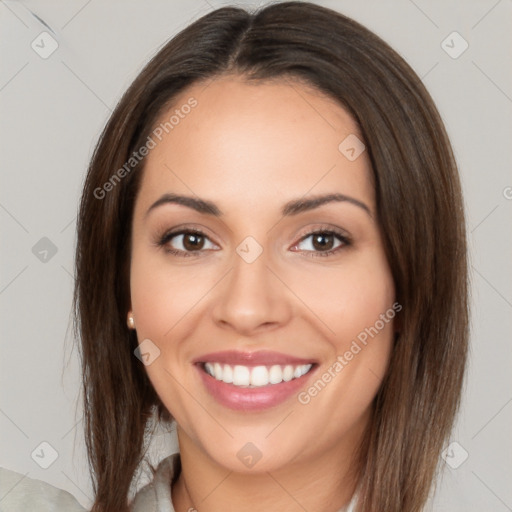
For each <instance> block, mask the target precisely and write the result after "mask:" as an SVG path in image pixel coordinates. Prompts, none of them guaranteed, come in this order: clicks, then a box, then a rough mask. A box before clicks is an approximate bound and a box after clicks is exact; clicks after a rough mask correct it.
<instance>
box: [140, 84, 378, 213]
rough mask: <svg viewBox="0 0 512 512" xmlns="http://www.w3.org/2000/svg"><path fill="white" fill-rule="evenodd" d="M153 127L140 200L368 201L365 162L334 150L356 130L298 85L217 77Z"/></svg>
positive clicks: (325, 100)
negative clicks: (330, 195)
mask: <svg viewBox="0 0 512 512" xmlns="http://www.w3.org/2000/svg"><path fill="white" fill-rule="evenodd" d="M184 105H195V106H193V107H192V108H189V107H186V108H185V107H183V106H184ZM171 116H174V117H173V119H172V123H169V121H170V120H171ZM165 123H167V125H166V124H165ZM165 126H167V129H163V128H165ZM158 127H160V131H161V132H162V133H161V140H158V139H157V138H155V137H153V138H154V140H155V142H156V146H155V147H154V148H153V149H152V150H151V152H150V153H149V155H148V157H147V161H146V166H145V170H144V177H143V181H142V187H141V191H140V196H142V200H143V201H145V200H146V199H147V201H149V200H150V199H153V198H155V196H157V195H160V194H162V193H164V192H168V191H181V192H185V193H187V194H190V193H191V192H192V193H193V194H196V195H199V196H200V197H208V198H215V197H220V196H222V197H223V198H231V199H233V200H235V199H238V200H239V201H240V203H241V204H245V205H248V204H258V203H259V204H261V202H262V201H264V202H265V201H266V202H267V203H268V202H269V201H270V200H272V199H276V200H277V199H279V200H281V199H283V198H284V197H288V196H289V197H292V196H293V197H296V196H302V195H304V194H306V193H307V192H308V191H309V190H311V192H312V193H324V192H331V191H332V190H333V189H335V190H337V191H341V192H343V193H347V194H352V195H355V196H359V197H360V198H361V199H366V200H367V201H369V202H371V201H372V198H371V196H372V189H373V187H372V180H371V174H372V173H371V168H370V165H369V161H368V158H367V155H366V154H365V152H363V154H362V155H361V156H360V157H359V158H357V159H356V160H354V161H350V160H349V159H347V158H346V156H345V155H344V154H343V153H342V152H341V151H340V149H339V146H340V143H342V141H344V140H345V139H346V138H347V137H348V136H352V137H353V136H357V137H358V138H359V139H362V136H361V135H360V131H359V127H358V125H357V123H356V122H355V120H354V119H353V118H352V117H351V115H350V114H349V113H348V112H347V111H346V110H345V109H344V108H343V107H341V106H340V105H339V104H338V103H337V102H336V101H334V100H333V99H331V98H329V97H327V96H325V95H323V94H322V93H321V92H319V91H317V90H315V89H313V88H311V87H306V86H304V85H303V84H299V83H298V82H291V81H285V80H280V81H272V82H258V83H248V82H247V81H245V80H244V79H242V78H240V77H224V78H221V79H216V80H213V81H211V82H209V83H208V82H207V83H201V84H194V85H192V86H191V87H189V88H187V89H186V90H185V91H182V92H181V93H180V95H179V96H178V97H176V98H175V101H174V102H173V105H172V107H170V108H169V109H168V110H167V111H166V112H164V113H163V114H162V115H161V116H160V118H159V120H158V121H157V123H156V128H158ZM149 196H150V197H149ZM280 202H282V201H280Z"/></svg>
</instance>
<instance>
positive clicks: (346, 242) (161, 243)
mask: <svg viewBox="0 0 512 512" xmlns="http://www.w3.org/2000/svg"><path fill="white" fill-rule="evenodd" d="M190 234H193V235H198V236H201V237H204V238H207V239H208V236H207V235H205V234H204V233H203V232H202V231H200V230H197V229H192V228H189V229H181V230H178V231H169V232H166V233H164V234H163V235H161V236H159V237H158V238H157V240H156V245H157V246H158V247H160V248H162V249H164V250H165V252H166V253H168V254H172V255H174V256H178V257H189V256H195V254H194V253H200V252H202V250H201V249H200V250H197V251H182V250H179V249H172V248H169V247H166V245H167V244H168V243H169V242H170V241H171V240H172V239H173V238H174V237H176V236H179V235H190ZM313 235H327V236H331V235H334V236H335V237H336V238H337V239H338V240H339V241H340V242H341V245H339V246H338V247H336V248H335V249H330V250H328V251H304V252H306V253H307V254H308V253H309V254H308V255H309V256H310V257H312V258H316V257H318V256H320V257H326V256H331V255H332V254H334V253H337V252H338V251H340V250H341V249H343V248H344V247H348V246H350V245H351V244H352V241H351V240H350V238H349V237H348V236H347V235H346V234H344V233H342V232H340V231H337V230H335V229H332V228H329V229H322V228H320V229H317V230H315V231H310V232H309V233H306V234H305V235H303V236H302V237H301V238H300V240H299V241H298V242H297V243H296V244H294V247H295V246H296V245H298V244H300V243H301V242H303V241H304V240H306V239H308V238H309V237H311V236H313Z"/></svg>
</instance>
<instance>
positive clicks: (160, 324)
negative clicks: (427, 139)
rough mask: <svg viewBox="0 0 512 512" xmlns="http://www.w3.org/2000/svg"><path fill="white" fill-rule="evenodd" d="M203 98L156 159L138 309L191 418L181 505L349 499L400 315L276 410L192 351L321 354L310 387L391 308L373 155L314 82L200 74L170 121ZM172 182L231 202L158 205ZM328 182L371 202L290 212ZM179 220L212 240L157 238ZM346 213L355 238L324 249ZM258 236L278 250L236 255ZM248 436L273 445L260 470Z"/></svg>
mask: <svg viewBox="0 0 512 512" xmlns="http://www.w3.org/2000/svg"><path fill="white" fill-rule="evenodd" d="M191 96H193V97H194V98H196V99H197V101H198V105H197V106H196V107H195V108H194V109H193V110H192V111H191V112H190V114H188V115H187V116H185V118H184V119H182V120H180V123H179V124H178V125H176V126H175V127H174V129H173V130H172V131H170V132H169V133H168V134H167V135H166V136H165V137H164V138H163V140H162V141H161V142H159V143H158V145H157V146H156V147H155V148H154V149H152V150H151V152H150V154H149V156H148V159H147V163H146V167H145V170H144V176H143V180H142V184H141V188H140V191H139V194H138V196H137V199H136V204H135V211H134V218H133V225H132V230H133V231H132V233H133V241H132V260H131V275H130V286H131V310H130V312H129V313H130V314H133V317H134V320H135V328H136V330H137V337H138V340H139V343H140V342H142V341H143V340H145V339H148V338H149V339H150V340H151V341H152V342H153V343H154V344H155V345H156V346H157V347H158V348H159V350H160V356H159V357H157V358H156V359H155V360H154V361H153V362H152V363H151V364H150V365H148V366H146V371H147V373H148V376H149V378H150V380H151V382H152V384H153V386H154V387H155V389H156V391H157V393H158V395H159V396H160V397H161V399H162V401H163V403H164V404H165V405H166V407H167V408H168V409H169V411H170V412H171V414H172V415H173V417H174V418H175V419H176V422H177V430H178V439H179V445H180V453H181V459H182V472H181V474H180V477H179V479H178V481H177V482H176V483H175V484H174V485H173V489H172V495H173V503H174V506H175V508H176V510H177V511H179V512H181V511H186V510H188V509H189V508H190V507H195V508H196V509H197V510H199V511H200V512H216V511H225V510H228V509H229V510H239V511H247V512H249V511H253V510H254V511H256V510H258V511H260V510H279V511H281V512H284V511H290V512H291V511H299V510H304V509H306V510H315V511H317V512H323V511H325V512H332V511H336V510H338V509H339V508H340V507H342V506H343V505H345V504H347V503H348V502H349V501H350V499H351V496H352V494H353V492H354V490H355V486H356V482H355V480H354V478H353V477H352V476H351V475H350V474H349V469H350V467H351V465H352V463H353V456H354V450H355V447H356V446H357V444H358V442H359V441H360V439H361V436H362V433H363V430H364V428H365V426H366V425H367V423H368V421H369V420H370V412H371V409H370V406H371V402H372V400H373V398H374V397H375V395H376V393H377V391H378V389H379V386H380V384H381V381H382V378H383V376H384V373H385V371H386V368H387V365H388V362H389V356H390V352H391V349H392V343H393V330H394V327H393V321H390V322H389V323H386V324H385V327H384V328H383V329H382V330H381V331H380V332H379V333H378V335H376V336H374V337H373V338H370V341H369V342H368V343H367V345H366V346H364V348H363V349H362V350H361V351H360V352H359V353H358V354H357V355H356V356H354V358H353V359H352V360H351V361H349V362H348V364H347V365H346V366H345V367H344V368H343V370H342V371H341V372H339V373H338V374H336V376H335V377H334V378H332V380H331V382H329V383H328V384H327V385H326V386H325V387H324V388H323V389H322V390H321V392H319V393H318V394H317V395H316V396H315V397H313V398H312V399H311V401H310V402H309V403H308V404H305V405H304V404H301V403H299V401H298V400H297V396H296V395H294V396H292V397H291V398H290V399H289V400H287V401H286V402H284V403H283V404H280V405H277V406H275V407H272V408H269V409H267V410H265V411H260V412H255V411H250V412H247V411H246V412H243V411H242V412H241V411H234V410H231V409H228V408H226V407H225V406H223V405H221V404H219V403H218V402H217V401H216V400H215V399H214V398H213V397H212V396H211V395H210V394H209V393H208V391H207V390H206V389H205V387H204V385H203V384H202V381H201V379H200V375H199V373H198V371H197V368H196V367H195V366H194V365H193V364H192V361H193V360H194V359H195V358H197V357H199V356H201V355H202V354H206V353H209V352H213V351H222V350H232V349H238V350H245V351H256V350H275V351H278V352H282V353H286V354H290V355H293V356H296V357H302V358H308V359H311V360H315V361H317V362H318V365H319V366H318V367H317V368H316V370H315V376H316V377H314V378H313V377H312V378H310V379H309V380H308V385H307V386H306V389H307V387H308V386H311V385H312V384H313V383H314V382H315V381H316V380H317V378H319V377H320V376H321V375H322V374H323V373H324V372H327V371H328V369H329V368H330V367H331V368H332V366H333V364H334V362H335V361H336V357H337V356H338V355H343V354H344V353H345V352H346V351H347V350H348V349H349V347H350V345H351V343H352V341H353V340H354V339H355V338H356V337H357V335H358V334H359V333H360V332H361V331H364V329H365V328H367V327H370V326H374V324H375V322H376V321H377V320H378V319H379V315H381V314H383V313H385V312H386V311H387V310H389V309H390V308H391V307H392V305H393V303H394V297H395V289H394V283H393V279H392V276H391V273H390V268H389V265H388V262H387V259H386V256H385V253H384V249H383V245H382V239H381V234H380V231H379V227H378V223H377V219H376V215H375V193H374V187H373V182H372V170H371V166H370V163H369V159H368V156H367V153H366V151H365V152H363V153H362V154H361V156H359V157H358V158H357V159H356V160H354V161H352V162H351V161H349V160H348V159H347V158H346V157H345V156H344V155H343V154H342V153H341V152H340V151H339V150H338V146H339V144H340V142H341V141H342V140H344V139H345V137H347V136H348V135H349V134H356V135H357V134H359V130H358V126H357V124H356V122H355V121H354V119H353V118H352V117H351V116H350V115H349V114H348V113H347V112H346V111H345V110H344V109H343V108H342V107H341V106H339V105H338V104H337V103H336V102H334V101H333V100H331V99H329V98H327V97H325V96H324V95H322V94H321V93H320V92H318V91H316V90H314V89H311V88H309V87H306V86H305V85H301V84H299V83H297V82H287V81H284V80H277V81H273V82H266V83H258V84H249V83H247V82H246V81H244V79H243V78H242V77H237V76H228V77H222V78H218V79H216V80H215V81H213V82H211V83H210V84H209V85H208V86H207V87H205V85H204V84H195V85H193V86H191V87H190V88H189V89H187V90H186V91H184V92H182V94H180V96H179V97H178V98H177V99H176V102H175V104H174V105H173V108H171V109H170V110H169V112H166V113H165V114H164V115H162V117H161V120H166V119H168V118H169V116H170V114H171V113H172V112H173V111H174V109H175V108H177V106H178V107H179V106H180V105H182V104H184V103H186V101H187V99H188V98H190V97H191ZM359 138H360V139H362V137H361V136H359ZM170 192H172V193H175V194H183V195H189V196H193V197H195V198H197V197H199V198H201V199H205V200H209V201H212V202H214V203H215V204H216V205H217V207H218V208H219V209H220V210H221V211H222V212H223V215H222V216H221V217H215V216H212V215H208V214H204V213H199V212H196V211H195V210H193V209H191V208H188V207H186V206H183V205H178V204H169V203H168V204H164V205H162V206H159V207H156V208H154V209H152V210H151V211H150V212H149V213H147V211H148V209H149V208H150V206H151V205H152V204H153V203H154V202H155V201H157V200H158V199H159V198H160V197H161V196H162V195H163V194H164V193H170ZM328 193H340V194H344V195H346V196H350V197H351V198H354V199H356V200H358V201H361V202H362V203H364V204H365V205H366V206H367V207H368V210H369V212H368V211H365V209H364V208H362V207H359V206H357V205H354V204H352V203H350V202H347V201H344V202H331V203H327V204H324V205H322V206H320V207H318V208H315V209H313V210H310V211H305V212H302V213H298V214H296V215H291V216H283V215H282V213H281V209H282V207H283V205H284V204H285V203H286V202H288V201H290V200H293V199H298V198H309V197H312V196H313V195H323V194H328ZM174 227H180V228H181V227H188V228H190V227H194V228H196V229H200V230H201V231H202V232H203V233H204V234H205V236H206V239H203V242H202V243H203V244H204V245H203V246H202V249H200V250H199V251H198V250H196V251H195V252H194V251H193V250H190V247H191V246H190V244H188V245H187V246H186V247H185V246H184V245H183V242H184V237H183V236H176V237H174V239H172V240H170V241H168V242H167V247H168V248H174V249H181V250H185V249H186V248H187V247H188V249H189V256H187V257H183V256H177V255H173V254H170V253H168V252H166V251H165V248H164V247H160V246H158V245H157V244H156V243H155V240H157V239H158V238H159V236H161V235H162V234H163V233H164V232H166V231H169V230H170V229H172V228H174ZM329 228H330V229H339V230H342V231H343V232H344V233H346V234H347V235H348V236H349V238H350V240H351V243H350V245H344V244H343V243H342V244H341V246H340V242H339V240H338V239H337V238H336V237H334V238H332V239H328V242H329V243H331V245H330V246H329V247H327V250H328V249H337V248H338V247H339V248H338V249H337V250H336V252H334V253H333V254H331V255H329V256H322V255H321V254H320V253H321V252H322V247H320V248H318V246H315V245H314V244H313V239H314V237H312V236H309V237H308V234H310V233H312V232H315V231H322V229H323V231H325V230H326V229H329ZM247 236H251V237H253V238H254V239H255V240H256V241H257V243H258V244H259V245H260V246H261V248H262V249H263V252H262V253H261V255H260V256H259V257H258V258H256V260H255V261H253V262H252V263H247V262H246V261H244V259H242V258H241V257H240V256H239V254H238V253H237V252H236V248H237V246H238V245H239V244H240V243H241V242H242V241H243V240H244V239H245V238H246V237H247ZM187 241H190V240H189V239H187ZM192 248H193V246H192ZM251 250H252V249H251ZM190 253H192V254H191V255H190ZM247 442H251V443H253V444H254V445H255V446H256V447H257V448H258V450H259V451H260V452H261V455H262V457H261V459H260V460H259V461H258V462H257V463H256V464H255V465H254V466H253V467H252V468H248V467H246V466H244V464H242V462H241V461H240V460H239V458H238V457H237V453H238V452H239V450H240V449H241V448H242V447H243V446H244V445H245V444H246V443H247Z"/></svg>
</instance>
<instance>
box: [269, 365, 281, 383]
mask: <svg viewBox="0 0 512 512" xmlns="http://www.w3.org/2000/svg"><path fill="white" fill-rule="evenodd" d="M268 380H269V382H270V384H279V383H280V382H282V381H283V370H281V367H280V366H279V365H277V364H275V365H274V366H271V367H270V371H269V372H268Z"/></svg>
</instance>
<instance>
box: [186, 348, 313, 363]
mask: <svg viewBox="0 0 512 512" xmlns="http://www.w3.org/2000/svg"><path fill="white" fill-rule="evenodd" d="M193 362H194V363H223V364H230V365H242V366H258V365H261V366H270V365H274V364H276V365H287V364H292V365H300V364H313V363H315V361H314V360H312V359H304V358H302V357H295V356H291V355H288V354H282V353H280V352H272V351H269V350H259V351H256V352H246V351H239V350H226V351H223V352H210V353H209V354H204V355H202V356H200V357H198V358H196V359H194V361H193Z"/></svg>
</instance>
